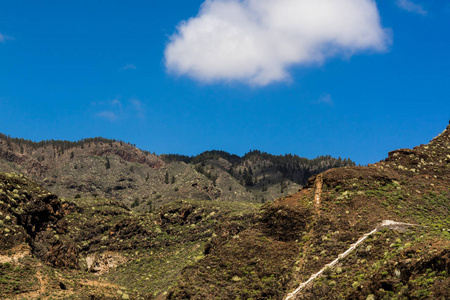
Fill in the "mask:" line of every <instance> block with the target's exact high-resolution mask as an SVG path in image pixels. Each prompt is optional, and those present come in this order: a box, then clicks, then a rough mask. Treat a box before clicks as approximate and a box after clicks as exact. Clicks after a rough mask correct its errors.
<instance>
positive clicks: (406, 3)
mask: <svg viewBox="0 0 450 300" xmlns="http://www.w3.org/2000/svg"><path fill="white" fill-rule="evenodd" d="M397 6H398V7H400V8H401V9H403V10H406V11H409V12H412V13H416V14H419V15H423V16H425V15H426V14H428V12H427V11H426V10H424V9H423V7H422V6H421V5H419V4H416V3H414V2H412V1H410V0H397Z"/></svg>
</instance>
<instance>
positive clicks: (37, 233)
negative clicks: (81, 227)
mask: <svg viewBox="0 0 450 300" xmlns="http://www.w3.org/2000/svg"><path fill="white" fill-rule="evenodd" d="M0 188H1V192H0V214H1V216H2V217H3V221H2V223H3V225H4V226H2V227H1V228H0V230H1V231H2V233H4V234H3V235H2V238H0V249H10V248H12V247H14V246H16V245H18V244H21V243H23V242H28V243H29V244H30V246H31V248H32V250H33V253H34V254H35V255H36V256H37V257H39V258H40V259H42V260H43V261H44V262H46V263H48V264H50V265H52V266H56V267H68V268H78V250H77V247H76V246H75V244H74V243H73V241H71V240H70V239H69V238H67V237H60V235H62V234H64V233H66V231H67V224H66V223H65V221H64V219H63V217H64V216H65V215H66V214H67V213H69V212H70V211H71V209H72V207H70V206H69V205H67V204H64V203H62V202H61V200H60V199H59V198H58V197H57V196H56V195H54V194H51V193H49V192H48V191H46V190H44V189H42V188H41V187H40V186H38V185H37V184H36V183H34V182H33V181H31V180H28V179H26V178H25V177H23V175H20V176H19V175H16V174H8V173H0Z"/></svg>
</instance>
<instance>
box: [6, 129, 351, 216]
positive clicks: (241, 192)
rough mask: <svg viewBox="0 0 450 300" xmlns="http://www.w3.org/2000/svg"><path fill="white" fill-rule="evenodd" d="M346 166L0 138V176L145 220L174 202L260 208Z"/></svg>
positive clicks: (101, 142) (259, 155) (96, 141)
mask: <svg viewBox="0 0 450 300" xmlns="http://www.w3.org/2000/svg"><path fill="white" fill-rule="evenodd" d="M348 165H354V163H353V162H352V161H351V160H349V159H341V158H338V159H335V158H332V157H330V156H320V157H317V158H315V159H312V160H309V159H306V158H301V157H299V156H296V155H279V156H275V155H270V154H267V153H264V152H260V151H251V152H249V153H247V154H246V155H245V156H244V157H239V156H237V155H232V154H229V153H226V152H224V151H207V152H203V153H201V154H200V155H197V156H194V157H187V156H183V155H174V154H172V155H161V156H157V155H154V154H151V153H149V152H147V151H142V150H140V149H138V148H136V147H135V146H133V145H130V144H128V143H125V142H122V141H116V140H109V139H104V138H92V139H85V140H81V141H78V142H69V141H53V140H51V141H41V142H37V143H36V142H32V141H29V140H24V139H18V138H10V137H8V136H6V135H0V169H1V170H3V171H6V172H12V171H14V172H17V173H21V174H25V175H27V176H29V177H30V178H31V179H33V180H35V181H36V182H38V183H40V184H42V185H43V186H44V187H45V188H47V189H48V190H49V191H51V192H53V193H56V194H57V195H59V196H61V197H66V198H74V197H81V196H83V197H88V196H102V197H108V198H112V199H117V200H120V201H123V203H125V205H127V206H128V207H129V208H132V209H133V210H136V211H140V212H148V211H151V210H154V209H157V208H159V207H161V206H162V205H164V204H166V203H169V202H171V201H174V200H180V199H198V200H200V199H203V200H227V201H250V202H266V201H269V200H273V199H275V198H277V197H281V196H283V195H287V194H289V193H293V192H295V191H297V190H298V189H299V188H300V187H301V186H302V185H304V184H306V181H307V179H308V178H309V177H310V176H311V175H313V174H317V173H320V172H322V171H324V170H326V169H329V168H332V167H340V166H348Z"/></svg>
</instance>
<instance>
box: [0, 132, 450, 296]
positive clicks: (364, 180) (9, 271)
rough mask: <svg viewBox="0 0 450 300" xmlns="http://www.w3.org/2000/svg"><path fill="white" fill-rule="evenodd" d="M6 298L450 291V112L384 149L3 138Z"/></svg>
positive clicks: (0, 179) (0, 260) (1, 233)
mask: <svg viewBox="0 0 450 300" xmlns="http://www.w3.org/2000/svg"><path fill="white" fill-rule="evenodd" d="M0 158H1V160H0V167H1V171H2V172H1V173H0V298H2V299H366V300H370V299H449V298H450V292H449V291H450V276H449V272H450V231H449V230H450V125H449V126H448V127H447V128H446V129H445V130H444V131H443V132H442V134H440V135H439V136H438V137H436V138H434V139H433V140H432V141H431V142H430V143H429V144H427V145H420V146H417V147H415V148H413V149H400V150H396V151H392V152H390V153H389V155H388V157H387V158H386V159H385V160H384V161H381V162H379V163H376V164H373V165H369V166H366V167H362V166H355V165H354V163H352V162H351V161H350V160H342V159H341V160H340V159H333V158H331V157H320V158H318V159H317V160H316V161H309V160H306V159H302V158H299V157H297V156H289V155H287V156H272V155H269V154H267V153H262V152H259V151H252V152H249V153H248V154H247V155H246V156H244V157H238V156H233V155H230V154H228V153H226V152H221V151H210V152H205V153H203V154H202V155H199V156H196V157H185V156H180V155H166V156H157V155H154V154H151V153H148V152H144V151H141V150H139V149H137V148H135V147H134V146H133V145H129V144H126V143H123V142H120V141H114V140H104V139H90V140H83V141H80V142H62V141H46V142H41V143H33V142H30V141H25V140H21V139H12V138H9V137H6V136H2V139H1V140H0Z"/></svg>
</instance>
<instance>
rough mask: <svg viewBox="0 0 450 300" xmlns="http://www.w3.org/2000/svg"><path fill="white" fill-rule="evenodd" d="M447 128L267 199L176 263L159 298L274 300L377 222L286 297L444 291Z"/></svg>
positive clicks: (443, 295)
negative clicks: (173, 277)
mask: <svg viewBox="0 0 450 300" xmlns="http://www.w3.org/2000/svg"><path fill="white" fill-rule="evenodd" d="M449 176H450V126H448V127H447V129H446V130H445V131H444V132H443V133H442V134H441V135H439V136H438V137H436V138H435V139H433V140H432V141H431V142H430V143H429V144H428V145H422V146H419V147H416V148H414V149H412V150H407V149H402V150H398V151H394V152H391V153H390V154H389V157H388V158H387V159H386V160H385V161H382V162H380V163H377V164H375V165H372V166H369V167H346V168H340V169H331V170H327V171H325V172H324V173H321V174H320V175H317V176H314V177H312V178H310V180H309V184H308V185H307V186H306V187H305V188H303V189H301V190H300V191H299V192H297V193H295V194H292V195H290V196H287V197H282V198H280V199H277V200H275V201H274V202H270V203H267V204H266V205H264V206H263V207H262V209H261V211H260V214H259V216H258V217H257V219H256V220H255V222H254V223H253V224H252V225H251V226H250V227H248V228H246V229H244V230H242V231H241V232H240V233H239V234H237V235H234V236H233V237H232V238H230V237H229V236H226V237H216V238H214V239H213V241H212V243H211V246H210V248H208V255H207V256H206V257H205V258H204V259H203V260H201V261H199V262H198V263H197V264H195V265H192V266H190V267H188V268H185V269H184V271H183V274H182V276H181V278H180V280H179V282H178V284H177V285H176V286H175V287H173V288H172V289H171V291H170V293H169V297H168V298H169V299H237V298H239V299H283V298H284V297H286V296H287V295H288V293H289V292H292V291H293V290H295V289H296V288H297V287H298V286H299V285H300V284H301V283H302V282H305V281H307V280H308V278H309V277H310V276H311V275H313V274H314V273H316V272H317V271H319V270H320V269H321V268H323V267H324V266H325V265H327V264H329V263H331V262H332V261H334V260H335V259H337V258H339V257H340V254H341V253H344V252H345V251H346V250H347V249H348V248H349V247H350V246H351V245H352V244H353V243H355V242H356V241H357V240H358V239H359V238H361V237H362V236H364V234H366V233H369V232H371V231H372V230H373V229H374V228H377V227H378V226H379V225H381V223H382V220H394V221H398V222H408V223H411V224H415V225H417V226H412V227H405V228H397V229H398V230H391V229H388V228H386V229H384V230H380V231H378V232H377V233H376V234H374V235H373V236H370V237H369V238H367V240H366V241H365V242H364V243H363V244H361V245H360V246H358V248H356V251H353V252H352V253H350V254H349V255H348V256H347V257H345V258H343V259H341V260H339V263H338V264H337V265H335V266H334V267H333V268H328V269H327V270H326V271H325V272H324V274H323V275H322V276H320V277H319V278H317V279H316V280H315V281H313V282H312V283H311V284H309V285H307V286H306V287H305V288H304V289H303V290H302V291H301V292H300V293H297V294H295V295H294V296H293V297H292V298H291V299H448V298H449V297H450V294H449V291H450V277H449V271H450V234H449V231H448V229H449V228H450V189H449V187H450V177H449Z"/></svg>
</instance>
